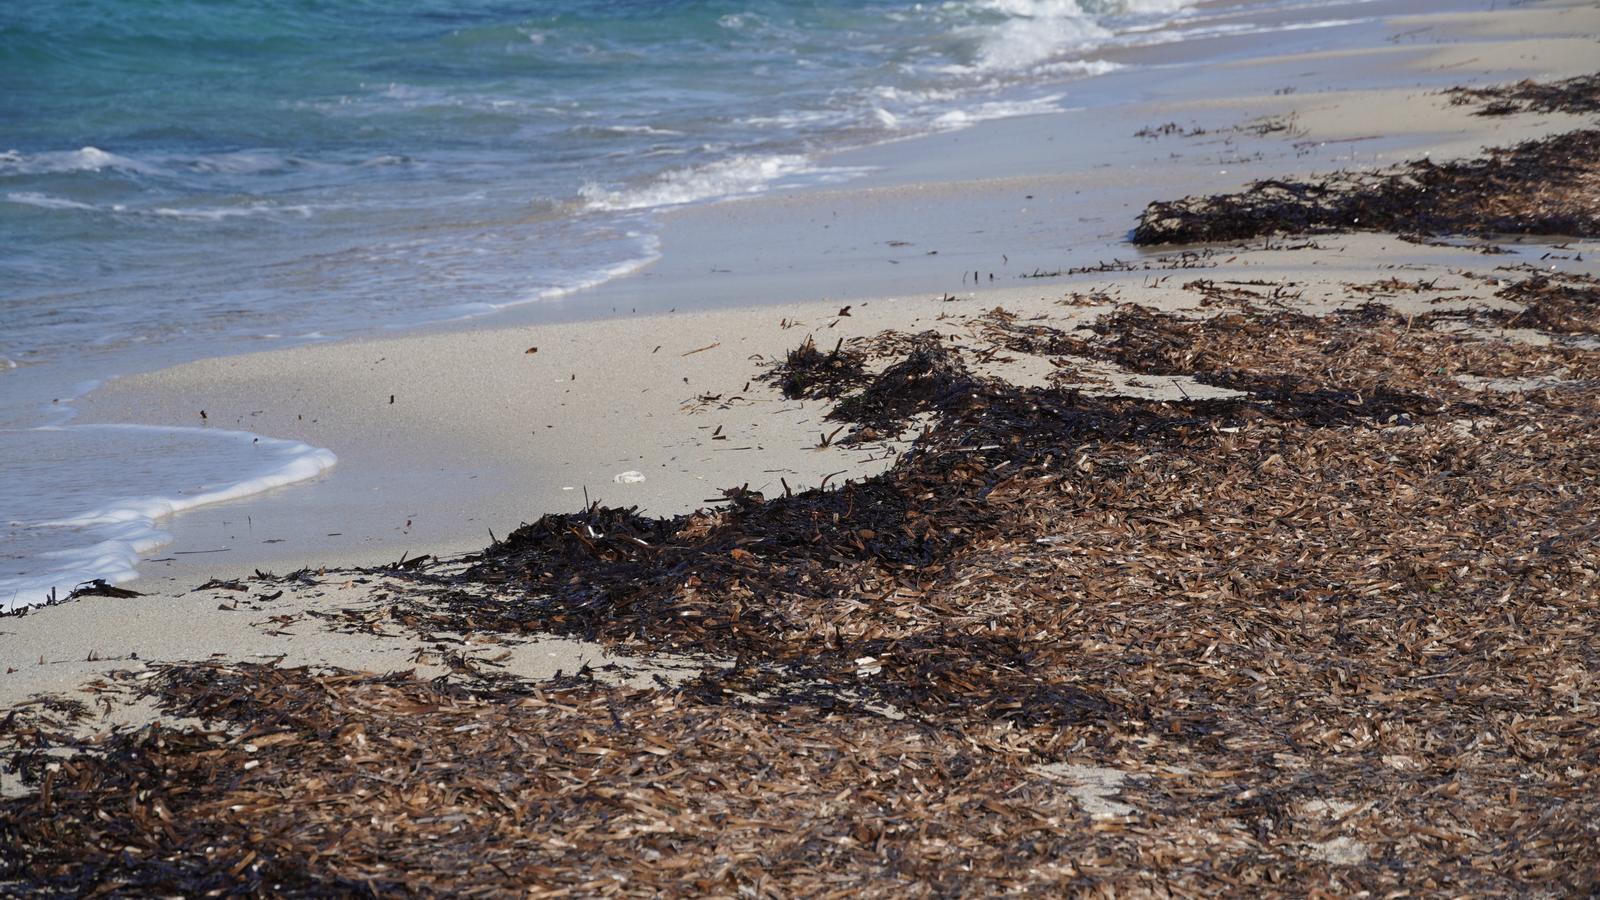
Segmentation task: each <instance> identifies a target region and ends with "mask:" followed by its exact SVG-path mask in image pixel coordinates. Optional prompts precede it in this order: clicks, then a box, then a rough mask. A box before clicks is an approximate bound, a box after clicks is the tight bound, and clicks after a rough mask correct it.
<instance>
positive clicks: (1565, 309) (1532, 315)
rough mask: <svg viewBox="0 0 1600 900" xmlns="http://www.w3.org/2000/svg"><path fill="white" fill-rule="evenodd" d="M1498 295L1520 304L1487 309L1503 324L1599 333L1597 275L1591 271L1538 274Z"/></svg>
mask: <svg viewBox="0 0 1600 900" xmlns="http://www.w3.org/2000/svg"><path fill="white" fill-rule="evenodd" d="M1498 296H1499V297H1500V298H1501V299H1504V300H1510V301H1512V302H1514V303H1519V304H1521V305H1522V308H1521V309H1518V310H1504V309H1497V310H1493V311H1491V312H1490V313H1489V315H1490V317H1491V318H1492V319H1493V320H1494V321H1495V323H1496V324H1499V325H1501V326H1502V327H1506V328H1533V329H1536V330H1538V331H1543V332H1549V333H1554V334H1562V335H1573V334H1600V279H1596V278H1594V277H1593V276H1590V275H1581V274H1574V273H1562V274H1558V275H1552V274H1540V273H1535V274H1534V275H1532V276H1530V277H1528V278H1524V279H1522V280H1520V281H1517V282H1515V283H1514V284H1512V285H1510V286H1508V287H1506V288H1505V289H1503V290H1502V291H1500V292H1499V295H1498Z"/></svg>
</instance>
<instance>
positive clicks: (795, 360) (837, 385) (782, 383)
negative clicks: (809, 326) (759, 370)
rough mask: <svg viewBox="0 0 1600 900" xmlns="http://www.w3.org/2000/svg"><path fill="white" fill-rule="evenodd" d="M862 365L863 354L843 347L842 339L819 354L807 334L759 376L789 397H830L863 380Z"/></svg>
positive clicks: (814, 342) (863, 361)
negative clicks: (801, 341)
mask: <svg viewBox="0 0 1600 900" xmlns="http://www.w3.org/2000/svg"><path fill="white" fill-rule="evenodd" d="M865 364H866V355H865V354H863V353H861V352H860V351H858V350H854V349H849V350H847V349H845V347H844V340H843V339H842V338H841V339H840V340H839V342H838V344H836V345H835V346H834V348H833V349H832V350H830V351H828V352H827V353H823V352H822V351H821V350H818V349H817V344H816V341H815V340H813V339H812V337H811V336H810V335H807V336H806V339H805V341H804V342H803V343H802V344H801V345H800V346H798V347H796V348H795V349H793V350H790V351H789V352H788V353H787V354H786V355H785V356H784V359H783V361H782V362H779V363H777V364H776V365H774V366H773V367H772V368H771V369H769V370H768V371H767V372H765V373H763V375H762V376H761V378H762V380H763V381H767V382H769V383H771V384H775V385H777V387H778V389H779V390H780V391H782V392H783V396H785V397H787V398H789V399H790V400H799V399H802V398H804V399H817V398H823V399H833V398H835V397H838V396H839V395H840V394H842V393H844V392H845V391H847V390H849V389H850V388H853V387H855V386H857V385H859V384H861V383H862V382H863V381H865V380H866V373H865V368H864V367H865Z"/></svg>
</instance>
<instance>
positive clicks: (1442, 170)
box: [1132, 130, 1600, 245]
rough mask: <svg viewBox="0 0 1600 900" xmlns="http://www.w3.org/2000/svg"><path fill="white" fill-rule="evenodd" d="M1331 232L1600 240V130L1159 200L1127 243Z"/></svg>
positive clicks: (1191, 241)
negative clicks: (1449, 158)
mask: <svg viewBox="0 0 1600 900" xmlns="http://www.w3.org/2000/svg"><path fill="white" fill-rule="evenodd" d="M1329 231H1393V232H1398V233H1401V234H1411V235H1443V234H1461V235H1478V236H1492V235H1501V234H1559V235H1565V236H1569V237H1594V236H1600V131H1594V130H1585V131H1574V132H1570V133H1566V134H1560V135H1556V136H1553V137H1548V138H1543V139H1540V140H1533V141H1527V142H1525V143H1521V144H1518V145H1516V146H1514V147H1510V148H1503V149H1495V150H1490V151H1488V152H1487V154H1486V155H1485V156H1483V157H1481V158H1478V159H1472V160H1465V161H1459V162H1446V163H1434V162H1431V161H1429V160H1418V161H1414V162H1410V163H1406V164H1404V165H1402V166H1398V167H1396V168H1392V169H1388V170H1384V171H1380V172H1372V173H1367V172H1336V173H1334V174H1332V175H1329V176H1326V177H1323V178H1320V179H1316V180H1308V181H1295V180H1287V179H1271V180H1266V181H1257V182H1255V183H1253V184H1251V185H1250V186H1249V187H1248V188H1246V189H1245V190H1244V191H1242V192H1240V193H1237V194H1218V195H1213V196H1205V197H1185V198H1183V199H1181V200H1174V201H1158V202H1155V203H1151V204H1150V205H1149V206H1147V207H1146V208H1145V210H1144V212H1143V214H1142V215H1141V216H1140V218H1139V224H1138V225H1137V227H1135V228H1134V230H1133V235H1132V237H1133V242H1134V243H1136V244H1147V245H1148V244H1186V243H1202V242H1210V241H1237V240H1244V239H1249V238H1254V237H1259V236H1262V235H1268V234H1274V233H1280V232H1283V233H1320V232H1329Z"/></svg>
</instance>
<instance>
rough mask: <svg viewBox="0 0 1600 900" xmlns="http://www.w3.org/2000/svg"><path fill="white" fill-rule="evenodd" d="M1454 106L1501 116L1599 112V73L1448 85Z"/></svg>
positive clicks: (1476, 113) (1478, 112) (1487, 114)
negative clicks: (1557, 78) (1491, 84)
mask: <svg viewBox="0 0 1600 900" xmlns="http://www.w3.org/2000/svg"><path fill="white" fill-rule="evenodd" d="M1445 95H1446V96H1448V97H1449V98H1450V103H1451V104H1452V105H1454V106H1477V107H1478V109H1477V110H1476V111H1475V112H1474V113H1473V115H1478V116H1504V115H1510V114H1511V113H1518V112H1545V113H1548V112H1564V113H1576V114H1587V113H1596V112H1600V75H1581V76H1579V77H1577V78H1568V79H1566V80H1565V81H1555V82H1548V83H1545V82H1538V81H1532V80H1526V81H1519V82H1517V83H1516V84H1508V85H1500V86H1497V87H1489V88H1463V87H1458V88H1451V89H1450V90H1448V91H1445Z"/></svg>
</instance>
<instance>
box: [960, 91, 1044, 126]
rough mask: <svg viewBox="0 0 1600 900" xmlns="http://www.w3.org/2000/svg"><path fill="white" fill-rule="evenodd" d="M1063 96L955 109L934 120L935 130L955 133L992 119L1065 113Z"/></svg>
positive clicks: (999, 102)
mask: <svg viewBox="0 0 1600 900" xmlns="http://www.w3.org/2000/svg"><path fill="white" fill-rule="evenodd" d="M1061 99H1062V95H1060V94H1053V95H1051V96H1049V97H1039V98H1037V99H1034V100H997V101H994V102H991V103H979V104H977V105H975V106H972V107H970V108H967V109H954V110H951V111H950V112H947V113H945V114H943V115H941V116H939V117H938V118H937V119H934V120H933V126H934V127H935V128H939V129H943V130H946V131H954V130H956V129H959V128H969V127H971V126H973V125H976V124H978V123H979V122H987V121H990V120H992V119H1009V118H1012V117H1015V116H1037V115H1042V114H1044V113H1053V112H1064V111H1065V107H1063V106H1062V105H1061Z"/></svg>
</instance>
